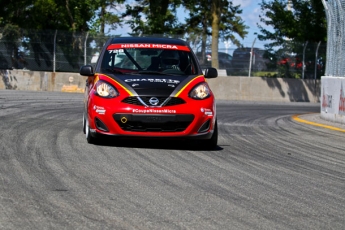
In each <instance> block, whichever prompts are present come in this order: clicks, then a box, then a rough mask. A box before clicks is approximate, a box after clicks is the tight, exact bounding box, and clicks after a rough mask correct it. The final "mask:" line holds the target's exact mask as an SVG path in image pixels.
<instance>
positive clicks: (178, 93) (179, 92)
mask: <svg viewBox="0 0 345 230" xmlns="http://www.w3.org/2000/svg"><path fill="white" fill-rule="evenodd" d="M198 77H204V75H199V76H196V77H195V78H193V79H192V80H190V81H189V82H188V83H187V84H186V85H185V86H183V88H182V89H181V90H180V91H178V92H177V94H176V95H175V97H178V96H179V95H180V94H181V93H182V92H183V90H184V89H185V88H187V86H189V84H190V83H191V82H192V81H194V80H195V79H197V78H198Z"/></svg>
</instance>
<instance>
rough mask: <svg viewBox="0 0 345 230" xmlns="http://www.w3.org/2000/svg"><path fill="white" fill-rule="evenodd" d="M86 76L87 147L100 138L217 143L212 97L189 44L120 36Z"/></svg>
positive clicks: (208, 73)
mask: <svg viewBox="0 0 345 230" xmlns="http://www.w3.org/2000/svg"><path fill="white" fill-rule="evenodd" d="M80 74H81V75H83V76H86V77H88V78H87V83H86V90H85V109H84V114H83V130H84V133H85V134H86V139H87V141H88V142H89V143H95V142H97V140H98V138H101V136H102V135H112V136H118V137H121V136H123V137H157V138H172V137H174V138H183V139H186V138H191V139H202V142H201V143H202V144H203V145H204V147H207V148H215V147H216V146H217V140H218V128H217V119H216V106H215V98H214V95H213V93H212V91H211V89H210V88H209V86H208V84H207V82H206V80H205V78H215V77H217V70H216V69H215V68H208V69H206V70H205V74H204V73H203V72H202V70H201V68H200V65H199V63H198V61H197V59H196V57H195V54H194V53H193V51H192V50H191V48H190V47H189V45H188V44H187V43H186V42H184V41H183V40H180V39H171V38H152V37H118V38H112V39H109V40H108V41H107V42H106V44H105V45H104V47H103V49H102V51H101V53H100V56H99V59H98V61H97V63H96V65H95V66H92V65H86V66H83V67H81V69H80Z"/></svg>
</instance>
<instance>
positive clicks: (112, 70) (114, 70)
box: [105, 68, 123, 74]
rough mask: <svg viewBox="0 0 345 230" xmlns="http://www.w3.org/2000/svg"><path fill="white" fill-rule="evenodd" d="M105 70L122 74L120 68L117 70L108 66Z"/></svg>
mask: <svg viewBox="0 0 345 230" xmlns="http://www.w3.org/2000/svg"><path fill="white" fill-rule="evenodd" d="M105 70H107V71H109V72H112V73H119V74H123V73H122V72H121V71H120V70H117V69H110V68H108V69H105Z"/></svg>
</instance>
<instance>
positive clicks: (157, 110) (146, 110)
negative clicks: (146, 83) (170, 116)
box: [132, 109, 176, 114]
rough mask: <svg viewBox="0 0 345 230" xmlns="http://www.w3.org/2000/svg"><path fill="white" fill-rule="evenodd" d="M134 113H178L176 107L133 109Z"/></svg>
mask: <svg viewBox="0 0 345 230" xmlns="http://www.w3.org/2000/svg"><path fill="white" fill-rule="evenodd" d="M132 112H133V113H158V114H161V113H176V110H174V109H133V110H132Z"/></svg>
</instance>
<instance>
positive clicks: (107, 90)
mask: <svg viewBox="0 0 345 230" xmlns="http://www.w3.org/2000/svg"><path fill="white" fill-rule="evenodd" d="M96 94H97V95H98V96H101V97H108V98H113V97H117V96H118V95H119V93H118V92H117V91H116V89H115V88H114V87H113V86H111V85H110V84H108V83H106V82H104V81H98V82H97V83H96Z"/></svg>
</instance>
